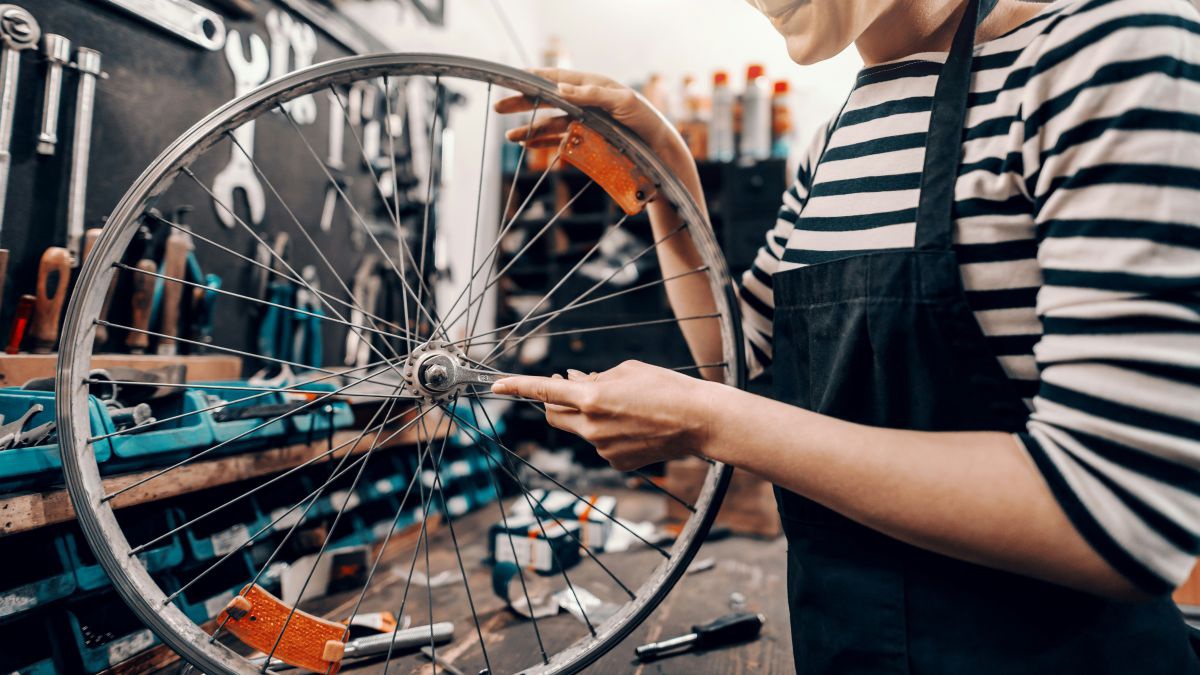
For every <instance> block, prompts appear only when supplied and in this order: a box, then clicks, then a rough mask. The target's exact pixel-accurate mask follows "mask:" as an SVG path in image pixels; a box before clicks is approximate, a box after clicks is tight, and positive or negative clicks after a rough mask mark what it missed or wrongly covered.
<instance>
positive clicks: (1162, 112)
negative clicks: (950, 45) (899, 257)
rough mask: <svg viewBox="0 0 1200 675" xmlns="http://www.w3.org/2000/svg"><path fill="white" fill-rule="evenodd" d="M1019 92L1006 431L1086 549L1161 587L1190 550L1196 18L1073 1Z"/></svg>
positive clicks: (1198, 145)
mask: <svg viewBox="0 0 1200 675" xmlns="http://www.w3.org/2000/svg"><path fill="white" fill-rule="evenodd" d="M1025 97H1026V98H1025V102H1024V105H1023V116H1024V129H1025V133H1024V139H1025V140H1024V146H1023V155H1024V162H1025V167H1026V170H1025V179H1026V180H1025V183H1026V188H1027V190H1028V193H1029V197H1030V198H1031V199H1032V200H1033V201H1034V204H1035V209H1036V220H1037V226H1038V239H1039V243H1038V263H1039V266H1040V267H1041V269H1042V273H1043V286H1042V288H1041V290H1040V292H1039V294H1038V298H1037V311H1038V315H1039V317H1040V318H1041V320H1042V324H1043V328H1044V335H1043V337H1042V338H1041V340H1040V341H1039V342H1038V344H1037V346H1036V348H1035V352H1034V353H1035V356H1036V357H1037V362H1038V366H1039V369H1040V371H1041V378H1040V379H1041V381H1040V389H1039V391H1038V394H1037V396H1036V398H1035V399H1034V401H1033V406H1034V410H1033V412H1032V414H1031V415H1030V418H1029V421H1028V425H1027V430H1026V431H1025V432H1024V433H1022V434H1019V438H1020V440H1021V441H1022V442H1023V444H1024V446H1025V447H1026V448H1027V449H1028V452H1029V453H1030V455H1031V457H1032V458H1033V460H1034V462H1035V463H1036V465H1037V467H1038V469H1039V470H1040V472H1041V473H1042V475H1043V476H1044V477H1045V480H1046V482H1047V484H1048V485H1049V486H1050V488H1051V490H1052V491H1053V493H1054V495H1055V497H1056V498H1057V499H1058V501H1059V503H1060V504H1061V506H1062V508H1063V510H1064V512H1065V513H1066V514H1067V516H1068V517H1069V518H1070V520H1071V521H1072V523H1073V524H1074V525H1075V527H1076V528H1077V529H1078V531H1079V532H1080V533H1081V534H1082V536H1083V537H1084V538H1085V539H1086V540H1087V541H1088V542H1089V543H1090V544H1091V546H1092V547H1093V548H1094V549H1095V550H1096V551H1097V552H1098V553H1099V554H1100V555H1101V556H1103V557H1104V558H1105V559H1106V560H1107V561H1108V562H1109V564H1110V565H1112V567H1113V568H1114V569H1116V570H1117V571H1119V572H1120V573H1122V574H1123V575H1124V576H1126V577H1127V578H1128V579H1129V580H1130V581H1131V582H1133V583H1135V584H1136V585H1137V586H1139V587H1140V588H1142V589H1144V590H1146V591H1148V592H1153V593H1165V592H1168V591H1169V590H1170V589H1172V588H1174V587H1175V586H1176V585H1178V584H1179V583H1180V582H1181V581H1183V580H1184V579H1185V578H1186V577H1187V575H1188V573H1189V571H1190V570H1191V569H1192V567H1193V566H1194V564H1195V562H1196V557H1197V555H1200V16H1198V15H1197V12H1196V10H1195V8H1193V7H1192V5H1191V4H1190V3H1189V2H1187V0H1088V1H1087V2H1081V3H1079V5H1077V6H1076V8H1075V11H1074V12H1073V15H1072V16H1066V17H1061V20H1060V21H1059V22H1058V25H1057V26H1056V27H1055V28H1054V29H1053V31H1051V32H1050V33H1049V35H1048V38H1047V40H1046V42H1045V44H1044V46H1043V50H1042V53H1041V54H1040V56H1039V59H1038V63H1037V65H1036V66H1035V68H1034V69H1033V72H1031V73H1030V79H1029V83H1028V85H1027V87H1026V92H1025Z"/></svg>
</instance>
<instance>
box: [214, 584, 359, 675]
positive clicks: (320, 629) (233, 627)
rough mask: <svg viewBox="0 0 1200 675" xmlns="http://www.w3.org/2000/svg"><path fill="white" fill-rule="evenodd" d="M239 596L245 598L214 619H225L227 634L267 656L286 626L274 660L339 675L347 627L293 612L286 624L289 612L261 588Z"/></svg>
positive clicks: (237, 599)
mask: <svg viewBox="0 0 1200 675" xmlns="http://www.w3.org/2000/svg"><path fill="white" fill-rule="evenodd" d="M242 592H243V594H244V595H238V596H236V597H234V599H233V600H230V601H229V604H228V605H226V607H225V609H224V610H222V612H221V614H220V615H218V616H217V621H218V622H220V621H225V619H226V617H228V619H229V620H228V621H227V622H226V623H225V629H226V630H228V631H229V632H230V633H233V634H234V635H235V636H237V638H238V639H239V640H241V641H242V642H244V643H245V644H246V645H248V646H250V647H253V648H255V649H257V650H258V651H260V652H263V653H264V654H267V653H270V652H271V648H272V647H275V641H276V640H277V639H279V632H280V631H281V630H282V629H283V624H284V622H287V631H286V632H285V633H284V635H283V639H282V640H279V646H278V647H276V648H275V656H274V658H277V659H279V660H280V661H283V662H284V663H287V664H290V665H293V666H295V667H297V668H304V669H305V670H311V671H313V672H315V673H325V672H327V671H328V673H329V674H330V675H333V674H334V673H336V672H338V669H339V668H341V665H342V663H341V661H342V649H343V646H344V645H343V642H342V638H343V637H344V636H345V632H346V626H344V625H342V624H339V623H334V622H332V621H326V620H325V619H320V618H317V617H315V616H313V615H311V614H308V613H306V612H301V611H300V610H296V613H295V614H294V615H293V616H292V620H291V621H288V620H287V618H288V614H291V612H292V608H291V607H288V606H287V605H285V604H283V601H282V600H280V599H279V598H277V597H275V596H273V595H271V594H270V593H268V592H266V591H265V590H263V589H262V587H261V586H259V585H257V584H255V585H253V586H249V587H247V588H245V589H242Z"/></svg>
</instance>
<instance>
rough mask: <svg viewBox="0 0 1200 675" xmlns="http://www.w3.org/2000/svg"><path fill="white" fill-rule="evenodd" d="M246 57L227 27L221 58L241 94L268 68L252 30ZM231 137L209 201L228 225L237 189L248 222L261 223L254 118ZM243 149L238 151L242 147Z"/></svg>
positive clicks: (262, 204) (235, 34)
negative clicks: (213, 198)
mask: <svg viewBox="0 0 1200 675" xmlns="http://www.w3.org/2000/svg"><path fill="white" fill-rule="evenodd" d="M249 39H250V59H249V60H247V59H246V52H245V51H244V50H243V49H242V40H241V37H240V36H239V35H238V32H237V31H236V30H231V31H229V40H228V41H227V42H226V43H225V58H226V59H228V61H229V69H230V70H232V71H233V80H234V92H235V95H237V96H241V95H243V94H245V93H246V92H248V91H250V90H251V89H253V88H255V87H257V86H258V85H260V84H262V83H263V82H264V81H266V79H267V76H268V75H269V74H270V72H271V63H270V56H269V55H268V54H267V45H266V43H264V42H263V39H262V38H260V37H259V36H257V35H255V34H254V33H251V34H250V37H249ZM233 137H234V138H235V139H237V142H238V145H241V148H239V147H237V145H234V146H233V147H232V148H230V157H229V164H226V165H225V168H224V169H221V172H220V173H218V174H217V177H216V178H214V179H213V183H212V191H213V194H214V195H216V196H217V199H216V201H215V202H214V203H213V208H215V209H216V212H217V218H218V219H219V220H220V221H221V223H222V224H223V225H225V227H229V228H232V227H233V223H234V217H233V209H234V207H235V204H234V192H235V191H236V190H239V189H240V190H241V191H242V193H243V194H245V195H246V206H247V207H248V208H249V211H250V223H251V224H253V225H258V224H260V223H262V221H263V216H264V215H265V212H266V208H267V203H266V198H265V197H264V196H263V188H262V183H260V182H259V181H258V175H257V174H256V173H255V171H254V164H253V162H252V161H251V157H253V156H254V120H250V121H249V122H246V123H245V124H243V125H242V126H240V127H238V128H237V129H234V130H233ZM243 148H244V149H245V152H244V153H243V152H242V149H243Z"/></svg>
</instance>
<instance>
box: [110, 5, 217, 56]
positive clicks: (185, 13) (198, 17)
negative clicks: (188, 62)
mask: <svg viewBox="0 0 1200 675" xmlns="http://www.w3.org/2000/svg"><path fill="white" fill-rule="evenodd" d="M98 1H99V2H107V3H108V4H110V5H113V6H116V7H120V8H121V9H123V10H125V11H126V12H129V13H130V14H132V15H133V16H135V17H137V18H139V19H141V20H142V21H145V22H146V23H148V24H151V25H153V26H157V27H158V28H161V29H163V30H165V31H167V32H168V33H172V34H174V35H177V36H179V37H181V38H183V39H184V40H187V41H188V42H191V43H192V44H195V45H198V46H200V47H203V48H205V49H208V50H210V51H214V52H215V51H217V50H218V49H220V48H221V47H223V46H224V45H225V21H224V20H223V19H222V18H221V15H220V14H217V13H216V12H213V11H209V10H207V9H205V8H204V7H201V6H200V5H197V4H196V3H194V2H190V1H189V0H98Z"/></svg>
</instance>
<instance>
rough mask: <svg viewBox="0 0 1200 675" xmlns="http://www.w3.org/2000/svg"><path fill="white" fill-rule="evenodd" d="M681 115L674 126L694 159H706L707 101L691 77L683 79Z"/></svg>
mask: <svg viewBox="0 0 1200 675" xmlns="http://www.w3.org/2000/svg"><path fill="white" fill-rule="evenodd" d="M680 98H681V99H682V101H683V114H682V116H681V117H680V119H679V123H678V124H677V125H676V126H678V127H679V134H680V135H681V136H683V140H684V142H685V143H687V146H688V150H691V151H692V157H693V158H695V159H707V158H708V120H707V117H708V110H707V109H708V106H709V103H708V100H707V99H706V98H705V96H704V95H703V94H702V93H700V90H699V88H698V87H697V86H696V79H695V78H693V77H692V76H691V75H687V76H685V77H684V78H683V95H682V96H681V97H680Z"/></svg>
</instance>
